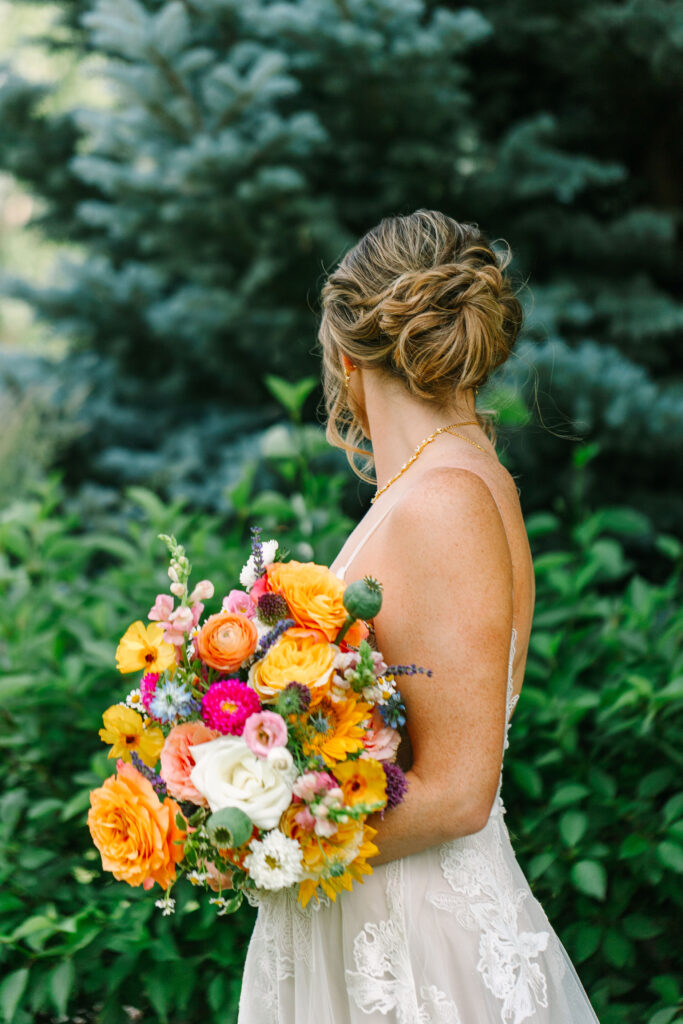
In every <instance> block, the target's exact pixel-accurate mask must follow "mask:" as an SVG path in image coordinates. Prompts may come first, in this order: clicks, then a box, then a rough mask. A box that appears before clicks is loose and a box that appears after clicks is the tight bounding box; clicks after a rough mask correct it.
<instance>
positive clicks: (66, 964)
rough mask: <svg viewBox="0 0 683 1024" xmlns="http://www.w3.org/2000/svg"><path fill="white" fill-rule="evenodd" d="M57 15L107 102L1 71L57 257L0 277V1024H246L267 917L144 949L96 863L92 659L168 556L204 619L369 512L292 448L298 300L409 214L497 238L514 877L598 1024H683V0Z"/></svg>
mask: <svg viewBox="0 0 683 1024" xmlns="http://www.w3.org/2000/svg"><path fill="white" fill-rule="evenodd" d="M55 10H56V11H58V12H60V13H59V23H58V25H56V27H55V29H54V30H53V32H52V33H51V34H50V36H49V38H47V39H46V40H44V41H43V42H44V45H46V46H49V47H54V48H56V49H63V50H66V51H68V52H69V53H71V54H72V55H73V57H74V59H76V60H80V59H81V58H82V57H85V56H91V57H92V56H99V57H104V58H106V60H107V69H106V71H105V78H106V80H107V81H108V82H109V83H110V84H111V86H112V87H113V91H112V96H111V102H109V103H107V102H105V103H102V102H98V103H92V102H91V100H90V97H89V96H88V95H84V96H82V97H81V100H80V102H79V103H78V104H74V105H71V106H68V108H67V109H62V108H59V107H58V106H56V107H55V106H50V105H45V103H44V100H45V99H50V93H51V90H50V87H49V86H46V85H36V84H35V83H32V82H29V81H27V80H24V79H23V78H22V77H21V76H20V75H19V74H18V73H17V72H16V70H14V69H13V68H12V67H11V62H8V63H7V66H6V67H5V68H2V69H0V70H1V71H2V74H0V123H1V124H2V135H1V136H0V168H3V169H5V170H7V171H9V172H10V173H12V174H13V175H15V176H16V178H17V180H19V181H20V182H22V183H23V184H24V185H25V186H26V187H27V188H28V189H29V190H30V191H31V193H32V194H33V195H34V196H36V197H37V198H38V199H40V200H41V201H40V202H39V203H38V204H37V205H36V211H37V212H36V215H35V221H34V223H35V225H36V226H37V227H38V228H39V229H40V230H41V231H42V232H43V234H44V235H45V236H46V237H47V238H49V239H51V240H53V241H56V242H58V243H62V242H63V243H70V244H69V246H68V247H67V248H66V249H65V250H64V253H63V254H62V256H61V258H60V259H59V261H58V263H57V264H56V266H55V273H54V276H53V279H52V281H51V282H50V284H49V285H47V286H45V285H39V284H36V283H35V281H27V280H22V279H20V276H19V275H18V274H16V273H12V270H11V268H7V267H2V266H0V293H5V294H6V295H11V296H18V297H20V298H23V299H25V300H26V301H28V302H29V303H30V305H31V306H32V307H33V308H34V310H35V311H36V313H37V315H38V317H39V318H40V319H41V320H42V322H44V323H45V325H46V327H47V328H48V329H49V332H51V333H53V334H54V335H55V337H56V338H58V339H64V341H65V344H66V349H67V353H66V355H65V356H64V357H63V358H61V359H59V360H55V359H53V358H48V356H47V355H42V356H41V355H35V354H32V355H28V354H27V353H26V352H24V351H22V350H19V351H9V350H7V349H3V348H0V411H1V415H2V420H3V431H2V438H1V441H0V747H1V748H2V756H0V830H1V832H0V886H1V890H0V975H1V976H2V978H3V980H2V981H0V1020H2V1019H4V1020H5V1021H6V1022H11V1024H29V1022H36V1024H47V1022H48V1021H52V1020H58V1019H59V1018H60V1017H61V1019H69V1020H75V1019H76V1018H77V1017H78V1015H81V1016H83V1015H84V1016H85V1017H86V1019H88V1020H96V1021H97V1022H98V1024H105V1022H106V1024H119V1022H121V1024H124V1022H125V1021H127V1020H129V1019H132V1018H131V1015H134V1014H135V1013H136V1012H137V1013H138V1018H137V1019H141V1020H142V1021H143V1022H144V1024H148V1022H149V1024H152V1022H157V1021H161V1022H165V1021H168V1022H169V1024H194V1022H196V1021H203V1022H204V1021H215V1022H216V1024H219V1022H220V1024H226V1022H230V1021H232V1020H234V1018H235V1007H236V999H237V996H238V992H239V986H240V979H241V968H242V960H243V956H244V952H245V944H246V940H247V937H248V935H249V932H250V930H251V925H252V922H253V911H252V910H251V909H250V908H249V907H248V906H246V907H244V908H243V909H242V910H241V911H240V913H239V915H238V916H237V917H235V918H228V919H219V920H215V918H214V914H213V910H212V909H211V908H210V907H208V905H207V906H203V905H202V906H200V905H199V901H197V900H196V898H195V896H196V894H195V892H194V890H192V888H191V887H189V886H187V887H186V888H185V889H183V890H182V891H181V893H180V896H179V900H178V913H177V915H176V916H175V917H172V918H163V917H162V916H161V915H160V913H159V912H158V911H157V910H156V909H155V908H154V907H153V900H152V899H151V898H150V897H149V895H146V894H143V893H141V892H138V891H137V890H133V889H130V888H128V887H127V886H125V885H124V884H123V883H116V882H115V881H114V880H113V879H112V878H111V877H110V876H105V875H103V873H102V872H101V869H100V863H99V856H98V854H97V852H96V851H95V850H94V849H93V847H92V844H91V842H90V837H89V834H88V831H87V828H86V827H85V818H86V808H87V803H88V792H89V790H90V789H91V788H93V787H94V786H96V785H98V784H99V783H100V782H101V780H102V779H103V778H104V777H106V775H108V774H109V773H110V772H111V770H112V762H109V761H107V758H106V751H105V750H104V749H103V748H102V746H101V744H100V741H99V739H98V736H97V729H98V727H99V725H100V723H101V718H100V716H101V713H102V711H103V710H104V708H105V707H107V706H108V705H109V704H110V703H111V702H113V701H114V700H116V699H119V698H120V696H122V695H123V693H124V692H125V691H126V690H127V686H126V680H125V679H124V680H122V679H121V678H120V677H119V676H117V674H116V672H115V669H114V651H115V646H116V642H117V640H118V638H119V637H120V635H121V634H122V633H123V631H124V629H125V628H126V627H127V625H128V624H129V623H130V621H132V619H134V618H137V617H140V616H142V617H144V615H145V613H146V611H147V609H148V608H149V606H150V605H151V603H152V601H153V599H154V597H155V595H156V593H157V591H159V590H162V589H165V588H166V585H167V582H168V581H167V577H166V574H165V567H166V563H165V552H164V549H163V546H162V544H161V542H160V541H158V540H157V534H158V533H159V532H167V533H174V534H176V535H177V536H178V537H179V539H180V540H181V542H183V543H185V544H186V546H187V548H188V551H189V554H190V556H191V558H192V560H193V562H194V565H195V574H196V575H195V578H196V579H199V578H201V577H210V578H212V579H213V580H214V582H215V584H216V588H217V593H218V594H220V593H221V592H222V591H223V590H225V589H226V588H228V587H230V586H231V585H232V584H233V583H234V581H235V577H236V573H237V572H238V570H239V568H240V566H241V564H242V562H243V560H244V557H245V552H246V549H247V547H248V535H249V526H250V525H251V524H252V523H258V524H260V525H261V526H263V528H264V530H265V532H266V535H268V534H272V535H276V536H277V537H278V538H279V539H280V540H281V543H282V545H284V546H285V547H286V548H288V549H289V551H290V552H291V554H292V555H293V556H294V557H298V558H302V559H309V558H313V557H314V558H316V559H317V560H319V561H322V562H326V563H328V564H329V562H330V561H331V560H332V559H333V558H334V556H335V555H336V553H337V551H338V550H339V548H340V547H341V545H342V543H343V541H344V539H345V537H346V536H347V534H348V532H349V530H350V529H351V527H352V525H353V523H354V521H355V520H356V519H357V518H358V515H359V513H360V511H361V506H362V503H363V502H367V498H368V488H366V487H365V486H361V485H358V484H357V483H354V482H353V481H352V480H351V479H350V477H349V474H348V471H347V470H346V467H345V463H344V459H343V457H342V456H341V455H340V453H338V452H334V451H332V450H331V449H330V448H329V447H328V446H327V445H326V443H325V441H324V439H323V436H322V432H321V430H320V428H319V427H318V426H317V425H316V424H315V419H316V411H317V404H316V403H317V400H318V399H319V397H320V392H319V389H317V388H316V381H317V377H318V371H319V363H318V357H317V353H316V352H315V336H316V326H317V316H318V314H319V308H318V294H319V289H320V286H321V284H322V281H323V280H324V276H325V273H326V272H327V271H328V270H329V269H331V268H332V267H333V266H334V265H335V263H336V261H337V260H338V259H339V258H340V257H341V256H342V255H343V253H344V252H345V251H346V249H347V248H348V247H349V246H350V245H352V244H353V243H354V242H355V241H356V240H357V238H358V237H359V236H360V235H361V234H362V233H363V232H365V231H366V230H368V229H369V228H370V227H371V226H373V225H374V224H376V223H377V222H378V221H379V219H380V218H381V217H382V216H385V215H390V214H397V213H410V212H412V211H413V210H415V209H417V208H420V207H427V208H431V207H434V208H438V209H442V210H444V211H445V212H447V213H449V214H451V215H453V216H454V217H456V218H457V219H459V220H468V221H476V222H478V223H479V224H480V225H481V226H482V228H484V230H486V231H487V232H488V233H489V234H490V235H491V237H492V238H493V239H501V238H503V239H507V240H508V241H509V242H510V244H511V245H512V248H513V252H514V254H515V260H514V263H513V266H512V268H511V269H512V272H513V275H514V279H515V281H516V282H517V283H518V284H519V285H520V289H521V290H520V298H521V299H522V300H523V302H524V305H525V310H526V314H527V320H526V326H525V329H524V332H523V335H522V337H521V338H520V340H519V342H518V345H517V347H516V349H515V352H514V354H513V356H512V358H511V359H510V360H509V361H508V362H507V363H506V365H505V366H504V367H502V368H501V369H500V370H499V371H497V373H496V374H495V376H494V377H493V378H492V379H491V381H490V382H489V384H488V385H487V386H486V387H485V388H482V390H481V393H480V395H479V399H480V403H479V404H480V405H482V406H483V407H485V408H492V409H495V410H496V411H497V413H498V417H499V423H500V428H499V435H500V447H499V451H500V453H501V458H502V460H503V461H504V463H505V464H506V465H507V466H508V468H509V469H510V470H511V472H512V473H513V474H514V476H515V479H516V480H517V482H518V485H519V488H520V492H521V497H522V505H523V508H524V511H525V514H526V519H527V526H528V530H529V535H530V539H531V544H532V548H533V553H534V558H535V566H536V576H537V604H536V615H535V619H534V629H533V633H532V638H531V647H530V651H529V657H528V665H527V673H526V680H525V688H524V694H523V697H522V699H521V701H520V703H519V705H518V707H517V710H516V711H515V715H514V720H513V727H512V729H511V734H510V739H511V746H510V750H509V751H508V757H507V761H506V782H505V791H504V796H505V801H506V805H507V807H508V819H507V820H508V825H509V827H510V830H511V833H512V834H513V840H514V843H515V848H516V850H517V853H518V856H519V859H520V861H521V863H522V865H523V867H524V868H525V870H526V871H527V872H528V875H529V877H530V879H531V881H532V884H533V887H534V891H535V893H536V895H537V896H538V897H539V899H540V900H541V902H542V903H543V905H544V907H545V909H546V910H547V912H548V914H549V917H550V919H551V921H552V923H553V924H554V925H555V926H556V927H557V929H558V932H559V933H560V935H561V937H562V938H563V940H564V941H565V943H566V945H567V948H568V950H569V952H570V955H571V956H572V958H573V960H574V962H575V963H576V965H577V968H578V970H579V972H580V975H581V978H582V980H583V981H584V983H585V985H586V988H587V990H588V992H589V994H590V995H591V998H592V999H593V1002H594V1004H595V1007H596V1010H597V1012H598V1015H599V1017H600V1020H601V1022H602V1024H671V1022H673V1021H681V1020H683V979H682V978H681V973H680V968H679V966H678V964H677V962H676V959H675V953H676V943H677V938H678V931H677V929H678V927H679V926H678V920H679V918H680V916H681V913H682V907H681V902H682V896H681V875H682V874H683V793H682V792H681V788H680V778H681V768H682V767H683V765H682V761H683V756H682V755H681V749H683V743H682V742H681V737H682V735H683V729H682V723H681V713H682V709H683V664H682V662H683V653H682V651H681V647H682V645H681V636H682V635H683V614H682V611H681V606H682V605H681V597H682V592H683V587H682V585H681V571H682V569H683V545H682V539H683V535H682V531H681V523H682V522H683V497H682V496H681V492H680V484H679V480H680V478H681V476H682V475H683V382H682V367H681V362H682V360H681V351H682V346H681V338H682V336H683V300H682V294H681V280H680V273H679V270H678V268H679V267H680V266H681V258H682V256H683V253H682V251H681V250H682V240H683V233H682V232H681V207H682V204H681V189H682V188H683V173H682V171H683V167H682V164H683V160H682V159H681V158H682V155H683V152H682V151H683V130H682V129H683V123H682V122H683V70H682V69H683V61H682V60H681V40H682V39H683V10H682V9H681V5H680V3H675V2H669V0H647V2H645V0H629V2H614V3H609V2H599V3H592V2H588V0H579V2H576V3H573V4H571V5H558V4H557V3H554V2H551V0H538V2H533V3H532V2H525V3H520V2H519V0H496V2H493V0H478V2H476V3H473V4H471V5H470V6H468V7H463V6H461V5H457V4H455V3H452V2H432V0H297V2H291V3H285V2H281V3H273V2H270V0H182V2H180V0H78V2H68V0H63V2H61V0H58V2H57V3H56V4H55ZM0 255H1V254H0ZM525 281H528V282H529V284H530V288H525V287H522V285H523V283H524V282H525ZM269 373H270V374H280V375H281V377H286V378H287V379H288V380H289V381H297V382H298V383H296V384H287V383H286V381H284V380H282V379H280V378H273V377H272V376H268V374H269ZM302 378H303V379H302ZM282 407H284V412H283V408H282ZM359 498H360V499H361V500H360V502H359ZM208 610H214V608H213V607H211V606H210V607H209V609H208ZM126 1007H129V1008H131V1009H130V1010H126V1009H125V1008H126ZM468 1024H469V1022H468Z"/></svg>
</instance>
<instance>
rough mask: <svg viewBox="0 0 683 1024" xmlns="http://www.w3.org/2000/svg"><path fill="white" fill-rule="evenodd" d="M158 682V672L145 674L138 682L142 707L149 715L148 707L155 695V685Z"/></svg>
mask: <svg viewBox="0 0 683 1024" xmlns="http://www.w3.org/2000/svg"><path fill="white" fill-rule="evenodd" d="M158 682H159V673H158V672H146V673H145V674H144V676H143V677H142V679H141V680H140V696H141V698H142V706H143V708H144V709H145V711H146V712H147V714H149V705H150V704H151V703H152V697H153V696H154V694H155V693H156V688H157V683H158Z"/></svg>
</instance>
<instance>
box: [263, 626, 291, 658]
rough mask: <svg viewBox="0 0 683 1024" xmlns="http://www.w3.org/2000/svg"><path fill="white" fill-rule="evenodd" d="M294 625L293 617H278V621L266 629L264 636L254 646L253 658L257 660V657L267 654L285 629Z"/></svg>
mask: <svg viewBox="0 0 683 1024" xmlns="http://www.w3.org/2000/svg"><path fill="white" fill-rule="evenodd" d="M294 625H295V622H294V619H280V621H279V622H278V623H276V625H275V626H273V628H272V629H270V630H268V632H267V633H266V635H265V636H264V637H262V639H261V642H260V644H259V645H258V647H257V648H256V652H255V654H254V660H258V659H259V658H262V657H263V656H264V654H267V653H268V651H269V650H270V648H271V647H272V646H273V644H274V643H275V641H276V640H279V638H280V637H281V636H282V634H283V633H284V632H285V630H287V629H291V628H292V626H294Z"/></svg>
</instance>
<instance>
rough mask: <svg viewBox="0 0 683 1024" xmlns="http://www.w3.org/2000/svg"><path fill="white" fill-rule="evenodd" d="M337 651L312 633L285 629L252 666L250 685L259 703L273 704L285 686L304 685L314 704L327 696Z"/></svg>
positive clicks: (313, 631)
mask: <svg viewBox="0 0 683 1024" xmlns="http://www.w3.org/2000/svg"><path fill="white" fill-rule="evenodd" d="M337 653H338V650H337V648H336V647H333V646H332V644H329V643H328V642H327V640H326V639H325V638H324V636H323V635H322V634H321V633H319V632H317V631H316V630H313V629H297V628H296V627H293V628H292V629H287V630H285V632H284V633H283V634H282V636H281V637H280V639H279V640H277V641H276V642H275V643H274V644H273V646H272V647H271V648H270V650H269V651H268V653H267V654H266V655H265V657H263V658H261V659H260V661H257V662H256V664H255V665H252V667H251V669H250V671H249V685H250V686H252V687H253V688H254V690H256V693H257V694H258V695H259V697H260V698H261V700H263V701H269V700H274V699H275V698H276V697H277V695H278V694H279V693H280V691H281V690H283V689H284V688H285V686H287V684H288V683H303V685H304V686H307V687H308V688H309V690H310V691H311V700H312V703H313V704H316V703H318V702H319V701H320V700H321V699H322V697H323V696H324V694H325V693H326V692H327V687H328V685H329V681H330V676H331V675H332V665H333V662H334V659H335V656H336V654H337Z"/></svg>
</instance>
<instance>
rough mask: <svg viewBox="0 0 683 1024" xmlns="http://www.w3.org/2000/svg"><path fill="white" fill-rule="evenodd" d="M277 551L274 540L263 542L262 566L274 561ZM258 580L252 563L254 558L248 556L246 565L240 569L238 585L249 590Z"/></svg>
mask: <svg viewBox="0 0 683 1024" xmlns="http://www.w3.org/2000/svg"><path fill="white" fill-rule="evenodd" d="M276 551H277V541H276V540H264V541H262V542H261V555H262V560H263V564H264V565H269V564H270V563H271V562H272V561H273V560H274V559H275V552H276ZM257 579H258V577H257V575H256V565H255V562H254V556H253V555H249V558H248V560H247V562H246V564H245V565H244V566H243V567H242V571H241V573H240V583H241V584H242V586H243V587H244V589H245V590H251V588H252V587H253V586H254V584H255V583H256V580H257Z"/></svg>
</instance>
